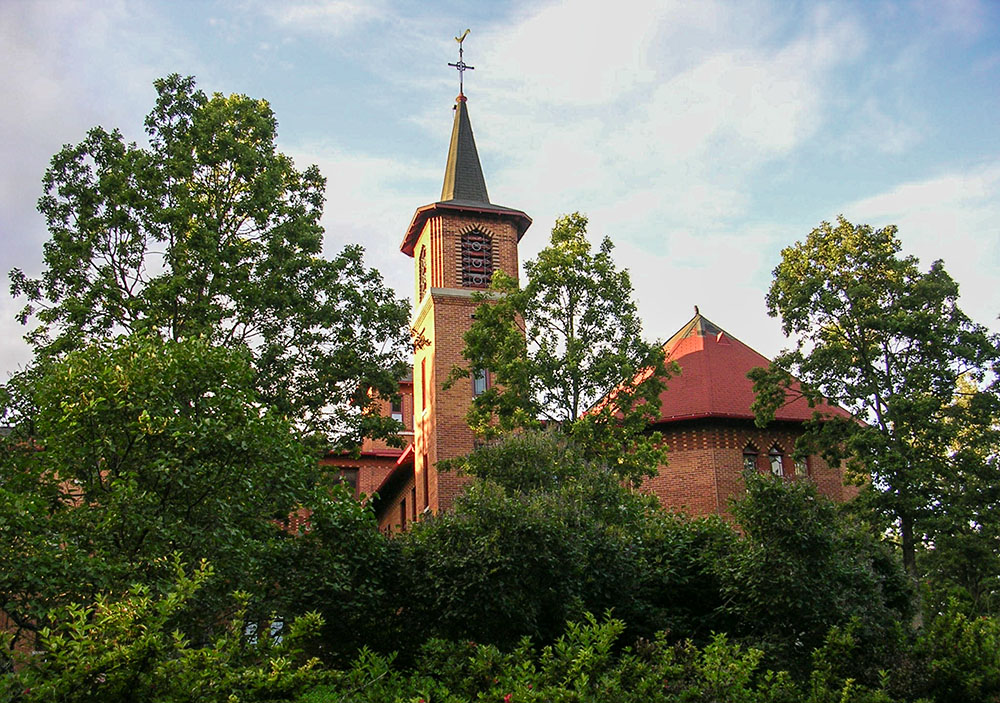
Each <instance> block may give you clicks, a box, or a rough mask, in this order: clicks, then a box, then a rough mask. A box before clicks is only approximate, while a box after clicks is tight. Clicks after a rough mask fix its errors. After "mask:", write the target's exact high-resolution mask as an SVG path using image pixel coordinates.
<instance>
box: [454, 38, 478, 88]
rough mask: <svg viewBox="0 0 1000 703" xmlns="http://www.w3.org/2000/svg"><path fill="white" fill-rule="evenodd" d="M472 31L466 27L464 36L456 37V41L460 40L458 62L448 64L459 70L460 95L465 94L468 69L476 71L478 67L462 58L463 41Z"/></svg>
mask: <svg viewBox="0 0 1000 703" xmlns="http://www.w3.org/2000/svg"><path fill="white" fill-rule="evenodd" d="M470 31H471V30H468V29H466V30H465V31H464V32H463V33H462V36H460V37H455V41H457V42H458V63H450V64H448V65H449V66H452V67H454V68H455V69H456V70H457V71H458V94H459V95H465V81H464V78H465V71H466V70H469V71H474V70H475V69H476V67H475V66H469V65H468V64H467V63H465V61H464V60H463V59H462V54H463V51H462V42H464V41H465V38H466V37H467V36H469V32H470Z"/></svg>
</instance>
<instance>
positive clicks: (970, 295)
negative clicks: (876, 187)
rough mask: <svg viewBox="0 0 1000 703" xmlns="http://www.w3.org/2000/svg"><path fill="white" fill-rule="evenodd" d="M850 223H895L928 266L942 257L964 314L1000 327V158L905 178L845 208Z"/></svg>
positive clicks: (905, 243) (908, 249) (906, 243)
mask: <svg viewBox="0 0 1000 703" xmlns="http://www.w3.org/2000/svg"><path fill="white" fill-rule="evenodd" d="M843 213H844V216H845V217H846V218H847V219H848V220H850V221H851V222H855V223H857V222H866V223H869V224H872V225H875V226H885V225H888V224H895V225H897V226H898V227H899V237H900V239H901V240H902V242H903V249H904V251H905V252H906V253H912V254H914V255H916V256H917V257H919V258H920V260H921V264H922V266H924V267H925V268H926V267H927V266H928V265H929V264H930V262H931V261H934V260H935V259H943V260H944V262H945V268H946V269H947V270H948V272H949V273H950V274H951V275H952V276H953V277H954V278H955V280H956V281H958V283H959V286H960V290H961V294H962V299H961V306H962V309H963V310H965V312H966V314H968V315H970V317H972V318H973V319H974V320H976V321H977V322H980V323H982V324H986V325H989V326H990V327H992V328H993V329H1000V324H998V323H997V315H998V314H1000V288H998V286H997V276H998V274H1000V159H994V160H993V161H991V162H989V163H987V164H985V165H983V166H980V167H978V168H973V169H970V170H968V171H964V172H960V173H947V174H943V175H940V176H937V177H935V178H930V179H926V180H923V181H913V182H909V183H903V184H901V185H899V186H896V187H895V188H893V189H891V190H889V191H886V192H884V193H880V194H878V195H874V196H872V197H869V198H865V199H863V200H859V201H857V202H854V203H850V204H848V205H846V206H845V207H844V208H843Z"/></svg>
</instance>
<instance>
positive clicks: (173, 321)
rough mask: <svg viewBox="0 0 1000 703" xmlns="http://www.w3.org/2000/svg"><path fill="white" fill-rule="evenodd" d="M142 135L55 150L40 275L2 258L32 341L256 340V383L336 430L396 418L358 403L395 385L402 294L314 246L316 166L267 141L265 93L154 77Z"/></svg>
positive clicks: (69, 345)
mask: <svg viewBox="0 0 1000 703" xmlns="http://www.w3.org/2000/svg"><path fill="white" fill-rule="evenodd" d="M155 86H156V91H157V96H158V97H157V100H156V105H155V106H154V107H153V110H152V111H151V112H150V113H149V115H148V116H147V118H146V132H147V134H148V135H149V145H148V146H138V145H136V144H134V143H126V142H125V141H124V139H123V137H122V135H121V133H120V132H118V131H117V130H114V131H111V132H108V131H106V130H105V129H103V128H101V127H95V128H94V129H92V130H91V131H90V132H89V133H88V135H87V138H86V139H84V141H82V142H81V143H80V144H77V145H75V146H66V147H65V148H64V149H63V150H62V151H60V152H59V153H58V154H56V155H55V157H53V159H52V164H51V166H50V167H49V169H48V171H47V172H46V174H45V178H44V181H43V183H44V187H45V195H44V196H43V197H42V198H41V199H40V200H39V204H38V207H39V210H40V211H41V212H42V214H43V215H44V216H45V218H46V221H47V223H48V227H49V231H50V233H51V239H50V240H49V241H48V242H47V243H46V245H45V253H44V264H45V268H44V271H43V272H42V274H41V276H40V277H39V278H31V277H30V276H28V275H26V274H25V273H24V272H22V271H20V270H17V269H15V270H13V271H11V274H10V277H11V281H12V286H11V290H12V293H13V294H14V295H15V296H24V297H25V298H27V304H26V305H25V307H24V309H23V310H22V311H21V313H20V316H19V319H20V320H21V322H22V323H25V324H27V323H28V321H29V320H31V319H34V320H36V321H37V325H36V326H35V327H34V328H33V329H32V330H31V331H30V333H29V334H28V335H27V338H28V340H29V341H30V342H31V343H32V344H33V345H34V346H35V349H36V352H37V353H38V355H40V356H59V355H61V354H63V353H65V352H67V351H70V350H72V349H78V348H80V347H82V346H84V345H86V344H88V343H90V342H92V341H94V340H98V339H102V338H107V337H109V336H113V335H115V334H118V333H122V332H125V333H131V332H140V331H144V332H155V333H157V334H159V335H161V336H163V337H164V338H168V339H174V340H178V339H183V338H191V337H198V336H202V337H204V338H205V339H207V340H209V341H210V342H212V343H215V344H221V345H227V346H241V347H245V348H247V349H249V350H250V351H251V354H252V359H253V368H254V371H255V376H254V378H255V385H256V388H257V389H258V391H259V393H260V396H261V399H262V400H263V401H264V402H266V403H267V404H268V405H269V406H271V407H273V408H275V409H277V410H279V411H280V412H283V413H285V414H287V415H288V416H290V417H292V418H294V419H295V420H296V422H298V423H299V425H300V427H302V428H303V429H305V430H308V431H318V432H323V433H326V434H327V436H328V437H330V438H333V439H338V438H339V439H343V438H348V439H351V440H356V439H358V438H359V437H360V436H361V435H362V434H386V433H390V432H392V431H393V430H394V429H396V427H395V426H394V425H393V424H392V423H391V421H388V420H386V419H384V418H381V417H380V416H379V415H378V413H364V412H361V411H362V410H364V409H365V408H366V407H367V406H368V405H369V404H370V403H371V402H372V398H373V395H374V394H372V393H370V392H369V389H375V390H377V391H378V392H379V393H381V394H383V395H392V394H395V393H396V392H398V384H397V380H398V378H399V377H400V376H401V375H402V373H403V372H404V371H405V364H406V347H405V342H406V336H405V330H406V322H407V319H408V318H407V314H408V313H407V309H406V306H405V305H403V304H402V303H401V302H400V301H399V300H397V299H396V297H395V295H394V294H393V293H391V292H390V291H389V290H388V289H387V288H386V287H385V286H384V285H383V283H382V279H381V277H380V275H379V274H378V272H377V271H375V270H373V269H369V268H366V267H365V265H364V262H363V260H362V250H361V248H360V247H358V246H348V247H346V248H345V249H344V250H343V251H342V252H340V253H339V254H338V255H337V256H335V257H334V258H333V259H332V260H327V259H325V258H323V256H322V238H323V230H322V227H321V226H320V216H321V215H322V209H323V200H324V188H325V181H324V179H323V177H322V176H321V175H320V173H319V170H318V169H317V168H316V167H315V166H310V167H309V168H307V169H305V170H304V171H298V170H296V168H295V166H294V164H293V163H292V160H291V159H290V158H289V157H287V156H285V155H284V154H281V153H280V152H278V151H277V150H276V148H275V138H276V127H277V123H276V121H275V118H274V115H273V113H272V112H271V108H270V107H269V106H268V104H267V102H265V101H263V100H255V99H252V98H248V97H246V96H244V95H231V96H229V97H226V96H224V95H220V94H215V95H213V96H212V97H208V96H206V95H205V93H203V92H202V91H200V90H197V89H196V87H195V82H194V79H193V78H182V77H180V76H178V75H176V74H175V75H171V76H169V77H167V78H164V79H160V80H157V81H156V82H155Z"/></svg>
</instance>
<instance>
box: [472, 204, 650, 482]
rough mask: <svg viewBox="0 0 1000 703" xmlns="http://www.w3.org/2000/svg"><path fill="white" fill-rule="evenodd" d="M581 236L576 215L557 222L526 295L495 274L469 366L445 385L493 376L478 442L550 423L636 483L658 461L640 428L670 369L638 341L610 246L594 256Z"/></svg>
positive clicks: (481, 407) (483, 298)
mask: <svg viewBox="0 0 1000 703" xmlns="http://www.w3.org/2000/svg"><path fill="white" fill-rule="evenodd" d="M586 230H587V218H586V217H584V216H583V215H580V214H579V213H574V214H572V215H567V216H564V217H561V218H560V219H559V220H557V221H556V224H555V227H553V229H552V238H551V241H550V243H549V246H547V247H546V248H545V249H543V250H542V251H541V252H540V253H539V255H538V258H537V259H535V260H532V261H527V262H525V265H524V268H525V272H526V273H527V276H528V283H527V285H526V286H525V287H524V288H523V289H522V288H519V287H518V285H517V282H516V281H515V280H514V279H512V278H510V277H509V276H505V275H503V274H502V273H501V272H498V273H496V274H494V276H493V286H492V291H491V292H490V293H487V294H484V295H480V296H479V298H478V299H479V301H480V302H481V303H482V304H481V305H480V306H479V308H478V309H477V311H476V316H475V322H474V323H473V324H472V327H471V328H470V329H469V330H468V332H467V333H466V334H465V342H466V348H465V351H464V352H463V355H464V357H465V359H466V360H467V361H468V364H467V365H466V366H465V367H464V368H457V369H455V371H453V374H452V378H454V377H455V376H462V375H466V376H467V375H469V374H470V373H474V372H480V371H482V370H486V369H488V370H489V371H490V372H491V373H492V374H493V378H494V380H495V383H494V384H493V386H492V387H491V388H489V389H488V390H487V391H486V392H485V393H483V394H481V395H479V396H478V397H477V398H476V399H475V401H474V403H473V407H472V410H471V411H470V413H469V423H470V425H471V426H472V427H473V429H475V430H477V431H478V432H480V433H481V434H483V435H486V436H490V435H493V434H496V433H502V432H505V431H508V430H511V429H513V428H523V427H534V426H537V425H538V423H539V420H543V421H545V422H547V423H554V424H556V425H560V426H562V427H563V428H564V429H565V431H566V432H567V433H569V434H570V435H572V436H573V437H574V438H575V439H576V440H577V442H578V444H579V445H580V446H581V447H583V448H584V449H585V450H586V452H587V453H588V456H590V457H601V458H602V460H604V461H607V462H608V464H609V465H610V466H612V467H614V468H615V470H616V471H617V472H618V473H619V474H620V475H621V476H622V477H625V478H628V479H632V480H636V481H637V480H639V478H641V476H643V475H647V474H650V473H652V472H654V471H655V468H656V466H657V465H658V464H659V463H661V461H662V459H663V455H662V453H661V452H660V450H659V449H658V448H657V445H658V439H659V438H658V437H655V436H653V437H650V436H647V435H646V434H645V430H646V427H647V425H648V423H649V421H650V419H652V418H655V417H657V416H658V410H659V396H660V392H661V391H662V390H663V388H664V384H665V380H666V378H667V376H668V371H667V368H666V365H665V362H664V355H663V350H662V348H660V347H659V346H658V345H655V344H649V343H646V342H644V341H643V340H642V338H641V324H640V320H639V315H638V312H637V310H636V306H635V302H634V301H633V300H632V283H631V280H630V278H629V275H628V272H627V271H620V270H618V269H617V268H616V267H615V264H614V261H613V259H612V257H611V251H612V244H611V241H610V240H609V239H607V238H605V239H604V240H603V242H602V243H601V246H600V249H599V250H598V251H597V252H596V253H595V252H593V251H592V249H591V245H590V242H589V241H587V236H586Z"/></svg>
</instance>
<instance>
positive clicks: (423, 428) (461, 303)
mask: <svg viewBox="0 0 1000 703" xmlns="http://www.w3.org/2000/svg"><path fill="white" fill-rule="evenodd" d="M473 229H476V230H479V231H480V232H483V233H485V234H487V235H489V236H490V238H491V240H492V252H493V254H492V256H493V270H494V271H497V270H502V271H504V272H505V273H507V274H508V275H510V276H513V277H514V278H515V279H516V278H517V275H518V261H517V229H516V227H515V226H514V224H513V222H512V221H511V220H510V219H509V218H506V217H503V216H493V215H488V214H480V213H476V214H469V215H462V214H457V213H456V214H452V213H449V214H447V215H436V216H434V217H430V218H428V220H427V222H426V223H425V224H424V228H423V231H422V232H421V233H420V236H419V237H418V239H417V242H416V246H415V249H414V251H415V252H416V256H415V257H414V266H415V268H414V274H415V275H414V280H415V284H416V286H417V287H415V297H419V283H418V279H419V259H420V251H421V249H422V248H423V247H427V251H428V262H427V269H428V270H427V278H428V290H427V292H426V294H425V296H424V298H423V299H418V300H417V305H416V311H415V313H414V320H413V328H414V330H415V331H416V332H417V334H418V335H422V337H423V340H424V341H425V345H424V346H423V347H422V348H420V349H418V350H417V351H416V353H415V358H414V369H413V389H414V404H415V409H416V410H415V425H414V450H415V451H414V457H415V458H414V469H415V477H416V478H415V485H416V490H417V505H418V506H419V507H420V508H423V507H424V506H429V507H430V509H431V510H432V511H433V512H437V511H439V510H448V509H449V508H450V507H451V506H452V503H453V501H454V499H455V497H456V496H457V495H458V494H459V493H460V492H461V490H462V487H463V486H464V485H465V483H466V482H467V480H468V479H466V478H464V477H460V476H457V475H455V474H454V473H448V472H438V471H437V468H436V467H437V464H438V462H439V461H441V460H443V459H450V458H454V457H457V456H461V455H463V454H467V453H469V452H470V451H472V448H473V440H474V435H473V433H472V431H471V430H470V429H469V427H468V425H467V424H466V422H465V416H466V414H467V413H468V411H469V407H470V405H471V403H472V381H471V379H460V380H459V381H457V382H455V383H454V384H453V385H452V386H451V388H449V389H448V390H445V389H444V388H443V387H442V386H443V384H444V382H445V380H446V379H447V378H448V374H449V373H450V372H451V369H452V367H454V366H455V365H461V364H463V363H464V359H463V358H462V350H463V349H464V348H465V340H464V338H463V335H464V334H465V332H466V330H468V329H469V326H470V325H471V324H472V315H473V313H474V312H475V310H476V307H477V304H476V303H475V302H474V301H473V300H472V297H471V296H472V294H473V292H475V290H476V289H471V288H463V287H462V270H461V260H462V259H461V241H462V235H463V234H465V233H467V232H469V231H471V230H473ZM425 374H426V378H425V377H424V376H425ZM425 392H426V397H424V394H425ZM425 475H426V478H425ZM425 486H426V489H425ZM390 513H391V510H389V511H388V512H387V513H386V514H387V515H388V514H390Z"/></svg>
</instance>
